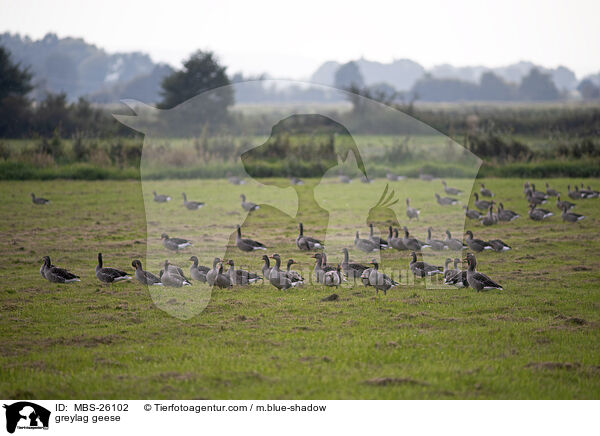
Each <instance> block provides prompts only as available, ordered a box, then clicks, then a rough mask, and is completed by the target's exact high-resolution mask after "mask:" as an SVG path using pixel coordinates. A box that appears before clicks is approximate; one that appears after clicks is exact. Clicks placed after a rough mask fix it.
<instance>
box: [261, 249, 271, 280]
mask: <svg viewBox="0 0 600 436" xmlns="http://www.w3.org/2000/svg"><path fill="white" fill-rule="evenodd" d="M262 260H264V262H265V263H264V265H263V267H262V274H263V278H264V279H265V280H269V276H270V275H271V269H272V268H271V261H270V260H269V256H267V255H266V254H263V257H262Z"/></svg>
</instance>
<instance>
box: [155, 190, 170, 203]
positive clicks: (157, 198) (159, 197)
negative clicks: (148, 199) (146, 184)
mask: <svg viewBox="0 0 600 436" xmlns="http://www.w3.org/2000/svg"><path fill="white" fill-rule="evenodd" d="M152 194H154V201H156V202H157V203H166V202H167V201H171V197H169V196H168V195H162V194H157V193H156V191H152Z"/></svg>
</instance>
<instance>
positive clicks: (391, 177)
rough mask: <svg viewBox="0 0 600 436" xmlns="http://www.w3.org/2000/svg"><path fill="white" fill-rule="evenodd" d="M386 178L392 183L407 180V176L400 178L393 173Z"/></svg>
mask: <svg viewBox="0 0 600 436" xmlns="http://www.w3.org/2000/svg"><path fill="white" fill-rule="evenodd" d="M385 178H386V179H388V180H389V181H391V182H397V181H399V180H404V179H406V176H399V175H397V174H393V173H387V174H386V175H385Z"/></svg>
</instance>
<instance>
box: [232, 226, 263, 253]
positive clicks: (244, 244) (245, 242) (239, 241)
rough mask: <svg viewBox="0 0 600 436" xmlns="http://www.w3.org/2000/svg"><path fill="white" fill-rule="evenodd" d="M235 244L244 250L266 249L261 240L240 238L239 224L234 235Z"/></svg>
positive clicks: (240, 229)
mask: <svg viewBox="0 0 600 436" xmlns="http://www.w3.org/2000/svg"><path fill="white" fill-rule="evenodd" d="M235 245H237V247H238V248H239V249H240V250H242V251H246V252H250V251H256V250H266V249H267V247H265V244H263V243H262V242H258V241H255V240H253V239H248V238H242V228H241V227H240V226H239V224H238V226H237V233H236V236H235Z"/></svg>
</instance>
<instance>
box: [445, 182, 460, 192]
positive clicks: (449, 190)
mask: <svg viewBox="0 0 600 436" xmlns="http://www.w3.org/2000/svg"><path fill="white" fill-rule="evenodd" d="M442 185H444V192H445V193H446V194H448V195H458V194H462V191H461V190H460V189H456V188H451V187H449V186H448V185H446V181H445V180H442Z"/></svg>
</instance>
